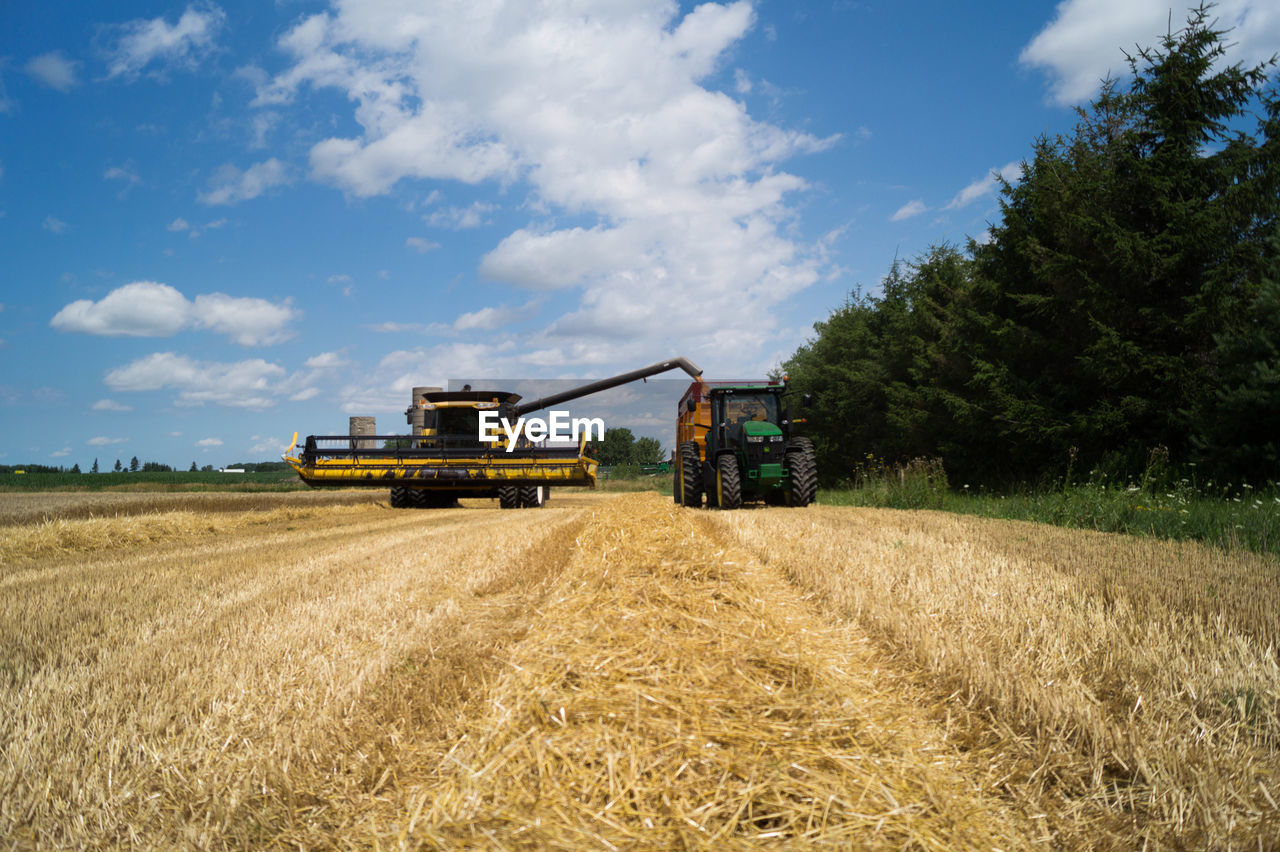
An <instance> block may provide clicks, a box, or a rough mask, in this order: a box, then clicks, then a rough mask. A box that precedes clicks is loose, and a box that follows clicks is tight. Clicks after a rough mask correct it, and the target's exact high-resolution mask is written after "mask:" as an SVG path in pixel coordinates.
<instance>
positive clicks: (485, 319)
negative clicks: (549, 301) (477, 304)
mask: <svg viewBox="0 0 1280 852" xmlns="http://www.w3.org/2000/svg"><path fill="white" fill-rule="evenodd" d="M537 312H538V302H537V301H536V300H535V301H532V302H526V303H525V304H523V305H519V306H515V307H512V306H509V305H498V306H497V307H488V308H481V309H480V310H478V311H471V312H469V313H465V314H463V315H462V316H460V317H458V318H457V319H456V320H454V322H453V328H454V330H455V331H493V330H495V329H498V328H501V327H503V326H504V325H510V324H511V323H514V322H520V321H522V320H526V319H529V318H530V317H532V316H533V315H534V314H536V313H537Z"/></svg>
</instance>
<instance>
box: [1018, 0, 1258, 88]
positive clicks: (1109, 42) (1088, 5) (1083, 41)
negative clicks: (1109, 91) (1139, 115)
mask: <svg viewBox="0 0 1280 852" xmlns="http://www.w3.org/2000/svg"><path fill="white" fill-rule="evenodd" d="M1182 9H1183V7H1182V6H1178V7H1176V8H1175V9H1174V11H1173V14H1174V18H1173V25H1174V27H1175V28H1177V27H1178V25H1179V24H1181V23H1183V21H1181V20H1179V18H1178V15H1179V14H1180V13H1181V11H1182ZM1169 12H1170V7H1169V5H1168V3H1166V2H1163V0H1126V2H1123V3H1116V2H1113V0H1063V2H1061V3H1059V4H1058V8H1057V11H1056V14H1055V15H1054V19H1053V20H1052V21H1050V22H1049V24H1048V25H1047V26H1045V28H1044V29H1043V30H1041V31H1040V32H1039V33H1038V34H1037V35H1036V37H1035V38H1033V39H1032V40H1031V41H1030V43H1028V44H1027V46H1026V47H1024V48H1023V49H1022V53H1021V55H1020V56H1019V60H1020V61H1021V62H1022V64H1023V65H1026V66H1028V67H1031V68H1040V69H1043V70H1044V71H1045V72H1046V73H1047V75H1048V77H1049V96H1050V99H1051V100H1052V101H1053V102H1055V103H1058V104H1061V105H1070V104H1077V103H1080V102H1081V101H1085V100H1087V99H1088V98H1090V97H1092V96H1093V95H1094V94H1095V93H1096V92H1097V91H1098V87H1099V82H1100V81H1101V80H1102V79H1103V78H1104V77H1106V76H1107V75H1108V74H1111V75H1112V76H1121V75H1123V74H1124V73H1125V72H1127V70H1128V64H1127V62H1126V60H1125V57H1124V54H1123V53H1122V52H1121V51H1128V52H1129V53H1130V54H1134V53H1135V51H1136V48H1137V46H1139V45H1142V46H1154V45H1155V42H1156V40H1157V39H1158V38H1159V37H1160V36H1161V35H1162V34H1163V33H1164V32H1166V31H1167V29H1168V26H1169ZM1212 15H1213V17H1214V18H1215V19H1216V20H1217V29H1223V30H1226V29H1230V30H1231V33H1230V35H1229V37H1228V39H1227V41H1228V42H1229V43H1231V44H1232V45H1233V46H1232V47H1231V48H1230V51H1229V54H1228V57H1227V60H1228V61H1229V62H1237V61H1242V62H1245V63H1248V64H1253V63H1257V62H1264V61H1266V60H1267V59H1269V58H1270V57H1271V56H1272V54H1274V53H1275V45H1277V44H1280V6H1277V5H1276V3H1275V2H1274V0H1220V2H1218V3H1217V5H1215V6H1214V8H1213V11H1212Z"/></svg>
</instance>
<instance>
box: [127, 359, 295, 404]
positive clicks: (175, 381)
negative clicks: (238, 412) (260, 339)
mask: <svg viewBox="0 0 1280 852" xmlns="http://www.w3.org/2000/svg"><path fill="white" fill-rule="evenodd" d="M284 379H285V370H284V368H283V367H281V366H280V365H278V364H272V363H270V362H268V361H264V360H262V359H261V358H254V359H250V360H247V361H236V362H233V363H220V362H208V361H195V360H192V359H190V358H188V357H187V356H185V355H178V354H175V353H173V352H157V353H155V354H152V355H148V356H146V357H145V358H139V359H138V360H136V361H132V362H130V363H128V364H125V365H124V366H122V367H116V368H115V369H113V370H109V371H107V374H106V376H105V378H104V381H105V382H106V385H107V387H109V388H111V389H112V390H118V391H155V390H164V389H171V390H176V391H177V392H178V396H177V399H176V402H177V404H179V405H203V404H204V403H206V402H210V403H215V404H218V405H225V406H231V407H234V408H250V409H262V408H269V407H271V406H272V405H274V404H275V402H276V400H277V399H279V397H280V395H281V388H282V385H283V384H284Z"/></svg>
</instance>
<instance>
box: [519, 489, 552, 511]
mask: <svg viewBox="0 0 1280 852" xmlns="http://www.w3.org/2000/svg"><path fill="white" fill-rule="evenodd" d="M543 493H544V492H543V490H542V486H541V485H525V486H523V487H521V489H520V507H521V508H522V509H540V508H542V503H543V501H545V500H546V497H544V496H543Z"/></svg>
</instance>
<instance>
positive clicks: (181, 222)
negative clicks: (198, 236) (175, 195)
mask: <svg viewBox="0 0 1280 852" xmlns="http://www.w3.org/2000/svg"><path fill="white" fill-rule="evenodd" d="M190 227H191V224H190V223H189V222H188V221H187V220H186V219H183V218H182V217H181V216H179V217H178V218H177V219H174V220H173V221H172V222H170V223H169V224H168V225H165V228H167V229H168V230H170V231H175V232H181V231H185V230H188V229H189V228H190Z"/></svg>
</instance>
